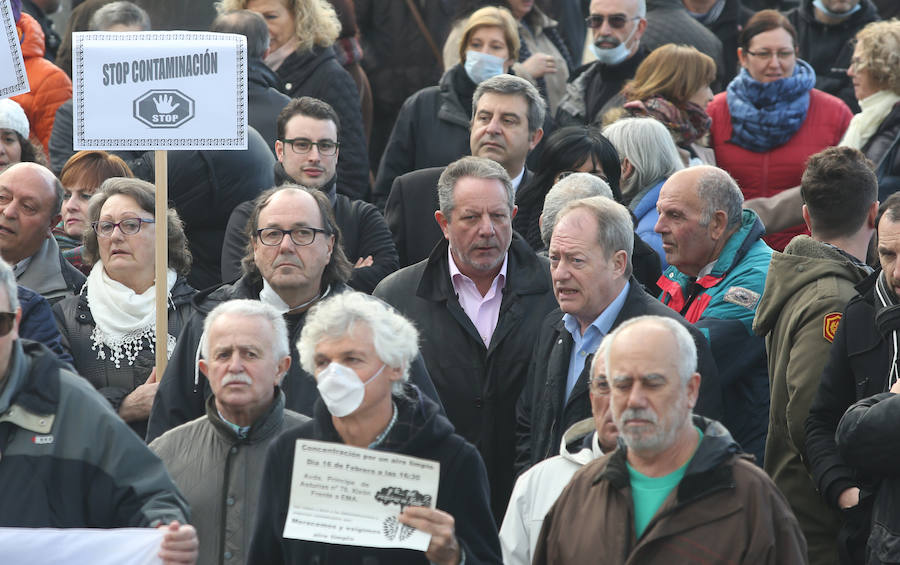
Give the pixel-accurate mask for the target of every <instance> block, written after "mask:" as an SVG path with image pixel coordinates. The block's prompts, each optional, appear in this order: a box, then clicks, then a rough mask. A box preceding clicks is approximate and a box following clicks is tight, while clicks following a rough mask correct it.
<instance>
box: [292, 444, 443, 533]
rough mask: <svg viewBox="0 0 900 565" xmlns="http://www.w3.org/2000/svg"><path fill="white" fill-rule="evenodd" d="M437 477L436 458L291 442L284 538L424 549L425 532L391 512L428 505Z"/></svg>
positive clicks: (432, 500)
mask: <svg viewBox="0 0 900 565" xmlns="http://www.w3.org/2000/svg"><path fill="white" fill-rule="evenodd" d="M439 477H440V464H439V463H437V462H436V461H429V460H427V459H419V458H417V457H408V456H405V455H399V454H396V453H389V452H384V451H375V450H371V449H363V448H359V447H351V446H348V445H342V444H337V443H330V442H321V441H311V440H297V447H296V450H295V451H294V471H293V475H292V480H291V499H290V506H289V508H288V515H287V520H286V521H285V524H284V537H286V538H292V539H299V540H305V541H318V542H323V543H334V544H339V545H356V546H363V547H397V548H407V549H415V550H419V551H425V550H426V549H428V543H429V541H430V540H431V535H430V534H426V533H425V532H422V531H420V530H416V529H415V528H410V527H409V526H405V525H403V524H401V523H400V522H399V521H398V520H397V516H398V515H399V514H400V512H401V511H402V510H403V509H404V508H406V507H407V506H426V507H429V508H434V507H435V504H436V503H437V495H438V492H437V490H438V480H439Z"/></svg>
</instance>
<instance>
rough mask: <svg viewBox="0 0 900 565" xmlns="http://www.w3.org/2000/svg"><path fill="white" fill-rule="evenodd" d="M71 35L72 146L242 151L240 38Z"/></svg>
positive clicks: (243, 107)
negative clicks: (73, 116)
mask: <svg viewBox="0 0 900 565" xmlns="http://www.w3.org/2000/svg"><path fill="white" fill-rule="evenodd" d="M72 37H73V40H72V45H73V47H72V62H73V75H74V76H73V99H74V111H75V120H74V130H75V131H74V138H73V139H74V148H75V149H108V150H149V149H246V148H247V127H248V126H247V48H246V38H245V37H244V36H243V35H235V34H226V33H207V32H188V31H158V32H150V31H148V32H99V31H96V32H82V33H75V34H73V36H72Z"/></svg>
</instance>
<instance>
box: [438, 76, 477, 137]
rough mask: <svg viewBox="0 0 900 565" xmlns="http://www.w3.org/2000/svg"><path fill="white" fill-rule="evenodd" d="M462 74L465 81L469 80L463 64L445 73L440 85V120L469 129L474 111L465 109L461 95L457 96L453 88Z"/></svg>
mask: <svg viewBox="0 0 900 565" xmlns="http://www.w3.org/2000/svg"><path fill="white" fill-rule="evenodd" d="M460 73H462V75H463V76H464V77H465V78H464V79H465V80H468V76H467V75H466V71H465V69H464V68H463V66H462V63H458V64H456V65H454V66H452V67H450V68H449V69H447V72H445V73H444V76H442V77H441V80H440V82H439V83H438V89H439V92H440V99H441V104H440V106H439V108H438V119H440V120H444V121H446V122H450V123H451V124H456V125H459V126H462V127H464V128H466V129H468V128H469V126H470V125H471V124H470V123H469V122H470V116H471V110H472V109H471V108H469V109H468V110H467V109H466V108H463V104H462V101H461V100H460V99H459V94H457V92H456V89H455V88H453V81H454V80H460V79H457V77H456V75H458V74H460Z"/></svg>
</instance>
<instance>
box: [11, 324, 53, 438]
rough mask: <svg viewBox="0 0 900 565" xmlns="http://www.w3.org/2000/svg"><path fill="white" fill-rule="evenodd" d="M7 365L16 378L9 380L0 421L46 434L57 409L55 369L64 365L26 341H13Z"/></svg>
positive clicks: (44, 348) (49, 352)
mask: <svg viewBox="0 0 900 565" xmlns="http://www.w3.org/2000/svg"><path fill="white" fill-rule="evenodd" d="M10 366H11V367H14V368H16V370H17V371H18V373H19V374H18V375H17V376H16V378H15V379H9V381H8V383H7V384H8V385H10V384H12V385H13V386H15V387H16V390H15V391H13V394H12V398H11V401H10V406H9V409H7V410H6V411H5V412H3V414H2V415H0V422H12V423H14V424H15V425H16V426H18V427H21V428H24V429H28V430H30V431H33V432H37V433H49V432H50V429H51V428H52V427H53V420H54V415H55V414H56V411H57V408H58V407H59V398H60V386H59V370H60V369H62V368H64V367H65V366H64V365H63V364H62V362H61V361H59V360H58V359H57V358H56V355H54V354H53V353H52V352H51V351H50V350H49V349H47V348H46V347H45V346H44V345H43V344H41V343H38V342H34V341H29V340H27V339H19V340H17V343H16V346H15V347H13V349H12V355H11V356H10Z"/></svg>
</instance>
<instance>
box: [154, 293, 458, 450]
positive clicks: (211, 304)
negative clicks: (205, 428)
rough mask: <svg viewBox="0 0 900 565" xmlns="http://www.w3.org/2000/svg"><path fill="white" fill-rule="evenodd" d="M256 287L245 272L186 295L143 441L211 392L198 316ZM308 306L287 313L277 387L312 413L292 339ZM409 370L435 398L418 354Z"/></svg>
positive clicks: (311, 384)
mask: <svg viewBox="0 0 900 565" xmlns="http://www.w3.org/2000/svg"><path fill="white" fill-rule="evenodd" d="M260 290H262V279H261V278H260V277H259V276H258V275H257V276H251V275H244V276H243V277H241V278H239V279H238V280H236V281H234V282H233V283H231V284H222V285H219V286H216V287H213V288H208V289H206V290H203V291H200V292H198V293H197V294H195V295H194V298H193V299H192V301H191V307H192V311H193V315H192V316H191V317H190V319H189V320H188V323H187V325H185V326H184V329H182V330H181V335H179V336H178V343H177V344H176V345H175V351H174V352H173V353H172V357H171V358H170V359H169V364H168V365H167V366H166V372H165V374H164V375H163V378H162V380H161V382H160V383H159V388H158V389H157V390H156V397H155V398H154V400H153V409H152V410H151V412H150V420H149V422H148V424H147V442H148V443H149V442H151V441H153V440H154V439H156V438H157V437H159V436H160V435H162V434H163V433H164V432H166V431H168V430H170V429H172V428H174V427H175V426H178V425H181V424H183V423H185V422H187V421H190V420H193V419H195V418H199V417H200V416H202V415H203V414H204V413H205V406H206V405H205V402H206V399H207V398H208V397H209V396H210V395H211V394H212V389H211V388H210V387H209V382H208V381H207V380H206V379H205V378H203V376H202V375H201V374H200V370H199V369H198V368H197V359H199V358H200V339H201V338H202V336H203V322H204V321H205V320H206V315H207V314H209V313H210V312H211V311H212V310H213V308H215V307H216V306H218V305H219V304H221V303H222V302H226V301H228V300H234V299H236V298H248V299H251V300H259V291H260ZM347 290H349V288H348V287H347V285H345V284H335V285H333V286H331V287H330V288H329V289H328V290H326V292H325V293H324V294H323V297H322V298H325V297H326V296H328V295H329V294H331V293H334V294H337V293H339V292H346V291H347ZM307 312H308V311H304V312H303V313H301V314H296V315H291V316H287V317H286V321H287V324H288V334H289V335H288V342H289V343H290V348H291V367H290V369H288V373H287V374H286V375H285V376H284V378H283V379H282V381H281V389H282V390H283V391H284V395H285V408H287V409H288V410H293V411H294V412H298V413H300V414H305V415H311V414H312V410H313V405H314V404H315V401H316V399H317V398H319V389H318V388H317V387H316V379H315V377H313V376H312V375H310V374H309V373H307V372H306V371H304V370H303V369H302V368H301V367H300V356H299V354H298V353H297V340H298V339H299V338H300V332H301V330H302V329H303V324H304V322H305V320H306V314H307ZM409 373H410V377H409V378H410V381H411V382H413V383H415V384H416V385H417V386H419V388H421V389H422V391H423V392H424V393H425V394H427V395H428V396H429V397H431V398H432V399H434V400H435V401H436V402H438V403H439V402H440V401H439V400H438V395H437V392H435V390H434V385H432V384H431V379H430V378H429V376H428V371H427V370H426V369H425V364H424V362H423V361H422V358H421V357H417V358H416V359H415V360H414V361H413V362H412V365H411V366H410V369H409Z"/></svg>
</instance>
